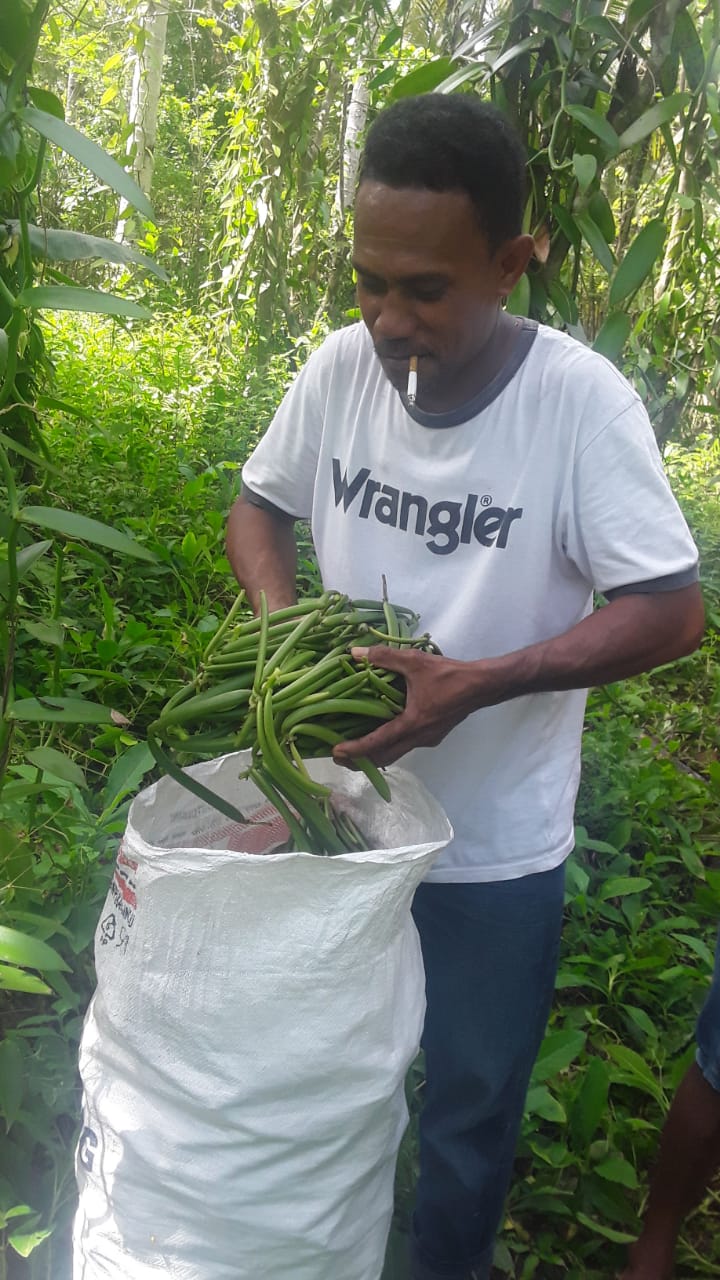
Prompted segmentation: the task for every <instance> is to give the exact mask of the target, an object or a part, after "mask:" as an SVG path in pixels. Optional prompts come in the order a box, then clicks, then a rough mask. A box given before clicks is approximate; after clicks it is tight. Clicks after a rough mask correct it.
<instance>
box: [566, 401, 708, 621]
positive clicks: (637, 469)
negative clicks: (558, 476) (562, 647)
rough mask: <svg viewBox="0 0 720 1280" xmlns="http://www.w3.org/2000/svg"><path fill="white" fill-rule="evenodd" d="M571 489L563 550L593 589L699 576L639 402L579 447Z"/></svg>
mask: <svg viewBox="0 0 720 1280" xmlns="http://www.w3.org/2000/svg"><path fill="white" fill-rule="evenodd" d="M571 488H572V493H571V496H570V500H569V502H568V504H567V507H566V510H567V512H568V515H567V521H566V524H565V529H564V545H565V551H566V554H567V555H568V556H569V558H570V559H571V560H572V561H573V562H574V564H575V565H576V566H577V567H578V568H579V569H580V571H581V573H582V574H583V575H584V576H585V577H586V578H587V580H588V581H589V582H590V583H592V585H593V587H594V588H595V590H596V591H599V592H601V593H602V594H604V595H608V596H610V597H612V596H613V594H616V593H617V594H620V593H621V591H622V589H623V588H626V589H631V588H632V587H633V586H635V585H637V586H638V589H641V590H642V589H644V590H645V591H647V590H648V589H652V584H653V582H655V581H657V582H660V581H662V582H663V583H667V584H669V585H670V587H672V586H675V587H681V586H685V585H687V584H688V583H689V582H693V581H695V580H696V579H697V565H698V552H697V548H696V546H695V543H694V542H693V539H692V536H691V534H690V530H689V529H688V526H687V524H686V522H685V518H684V516H683V514H682V512H681V510H680V508H679V506H678V504H677V502H676V500H675V497H674V495H673V493H672V490H671V488H670V484H669V482H668V479H667V476H666V475H665V471H664V470H663V465H662V460H661V458H660V451H659V449H658V447H657V442H656V440H655V435H654V433H653V430H652V427H651V425H650V421H649V419H648V416H647V413H646V412H645V409H644V408H643V406H642V404H641V402H640V401H639V400H635V401H633V402H632V403H631V404H630V405H629V406H628V407H627V408H626V409H625V410H624V411H622V412H620V413H618V414H617V416H616V417H615V418H613V419H612V421H610V422H609V423H608V424H607V425H606V426H604V427H603V428H601V429H600V430H599V431H598V432H597V433H596V434H595V435H594V436H593V438H592V439H591V440H590V441H589V442H585V443H584V444H581V446H580V449H579V452H578V455H577V457H576V460H575V465H574V468H573V474H572V486H571ZM660 589H662V587H661V588H660Z"/></svg>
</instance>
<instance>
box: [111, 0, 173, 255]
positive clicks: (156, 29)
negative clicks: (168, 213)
mask: <svg viewBox="0 0 720 1280" xmlns="http://www.w3.org/2000/svg"><path fill="white" fill-rule="evenodd" d="M167 22H168V10H167V0H165V2H164V3H162V7H161V5H159V4H156V2H155V0H146V3H145V5H144V6H143V10H142V11H141V18H140V35H141V39H140V41H139V43H138V45H137V47H136V52H135V55H134V58H133V79H132V89H131V91H130V103H129V106H128V120H129V122H130V125H131V126H132V132H131V134H130V137H129V138H128V144H127V155H128V157H129V159H130V162H131V163H130V171H131V173H132V175H133V177H134V179H135V181H136V182H137V184H138V186H139V187H140V189H141V190H142V191H144V193H145V195H146V196H149V195H150V189H151V187H152V176H153V167H154V163H155V140H156V137H157V117H158V104H159V102H160V89H161V86H162V73H163V58H164V56H165V39H166V36H167ZM128 208H129V206H128V203H127V201H125V200H121V201H120V211H119V215H118V224H117V227H116V229H115V239H116V240H117V241H122V240H125V239H127V238H128V235H129V234H131V227H130V222H131V219H130V217H129V216H128Z"/></svg>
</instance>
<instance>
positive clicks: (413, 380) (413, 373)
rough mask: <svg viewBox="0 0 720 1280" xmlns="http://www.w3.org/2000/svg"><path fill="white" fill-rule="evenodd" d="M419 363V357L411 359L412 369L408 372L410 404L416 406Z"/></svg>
mask: <svg viewBox="0 0 720 1280" xmlns="http://www.w3.org/2000/svg"><path fill="white" fill-rule="evenodd" d="M417 362H418V358H417V356H411V357H410V368H409V370H408V384H407V402H408V404H414V403H415V398H416V396H417Z"/></svg>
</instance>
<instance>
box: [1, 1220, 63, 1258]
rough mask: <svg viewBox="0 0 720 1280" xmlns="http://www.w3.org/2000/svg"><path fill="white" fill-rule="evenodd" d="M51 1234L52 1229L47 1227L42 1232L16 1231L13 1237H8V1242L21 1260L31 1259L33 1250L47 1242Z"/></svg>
mask: <svg viewBox="0 0 720 1280" xmlns="http://www.w3.org/2000/svg"><path fill="white" fill-rule="evenodd" d="M51 1234H52V1228H51V1227H47V1228H45V1229H43V1230H40V1231H29V1232H27V1233H26V1232H21V1231H14V1232H13V1233H12V1235H10V1236H8V1241H9V1243H10V1245H11V1246H12V1248H13V1249H14V1250H15V1252H16V1253H18V1254H19V1255H20V1257H21V1258H29V1257H30V1254H31V1253H32V1252H33V1250H34V1249H37V1247H38V1245H39V1244H42V1242H43V1240H47V1238H48V1236H49V1235H51Z"/></svg>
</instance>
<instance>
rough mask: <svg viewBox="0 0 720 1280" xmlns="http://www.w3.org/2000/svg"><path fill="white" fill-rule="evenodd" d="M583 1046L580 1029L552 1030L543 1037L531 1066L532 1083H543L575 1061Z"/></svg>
mask: <svg viewBox="0 0 720 1280" xmlns="http://www.w3.org/2000/svg"><path fill="white" fill-rule="evenodd" d="M584 1047H585V1035H584V1033H583V1032H582V1031H570V1030H568V1031H553V1032H551V1033H550V1034H549V1035H547V1036H546V1037H545V1039H544V1040H543V1043H542V1045H541V1047H540V1052H539V1054H538V1056H537V1059H536V1061H535V1066H534V1067H533V1073H532V1082H533V1084H544V1083H545V1081H546V1080H549V1079H550V1078H551V1077H552V1076H556V1075H558V1074H559V1072H560V1071H565V1070H566V1069H567V1067H569V1066H570V1065H571V1063H573V1062H574V1061H575V1059H576V1058H577V1057H579V1055H580V1054H581V1053H582V1051H583V1048H584Z"/></svg>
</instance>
